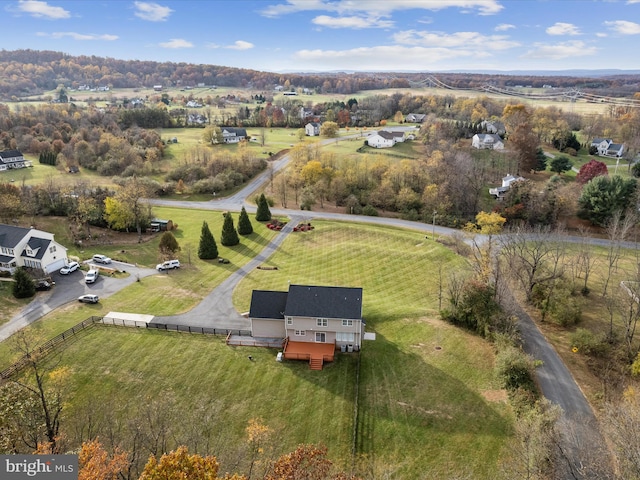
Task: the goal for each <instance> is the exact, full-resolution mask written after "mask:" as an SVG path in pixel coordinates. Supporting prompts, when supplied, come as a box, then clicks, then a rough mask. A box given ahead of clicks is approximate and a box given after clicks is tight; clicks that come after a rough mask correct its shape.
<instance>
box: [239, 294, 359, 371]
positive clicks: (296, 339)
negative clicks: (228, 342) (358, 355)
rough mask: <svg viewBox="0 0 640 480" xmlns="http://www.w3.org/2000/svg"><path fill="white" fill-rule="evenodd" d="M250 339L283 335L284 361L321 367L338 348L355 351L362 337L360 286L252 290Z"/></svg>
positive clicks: (330, 359) (331, 359)
mask: <svg viewBox="0 0 640 480" xmlns="http://www.w3.org/2000/svg"><path fill="white" fill-rule="evenodd" d="M249 318H250V320H251V334H252V336H253V337H262V338H282V339H283V340H284V351H283V355H284V358H286V359H295V360H308V361H309V363H310V365H311V368H313V369H322V365H323V363H324V362H331V361H333V358H334V353H335V351H336V349H340V350H343V351H353V350H359V349H360V346H361V345H362V339H363V336H364V322H363V320H362V288H351V287H319V286H309V285H290V286H289V291H288V292H281V291H269V290H254V291H253V294H252V296H251V307H250V310H249Z"/></svg>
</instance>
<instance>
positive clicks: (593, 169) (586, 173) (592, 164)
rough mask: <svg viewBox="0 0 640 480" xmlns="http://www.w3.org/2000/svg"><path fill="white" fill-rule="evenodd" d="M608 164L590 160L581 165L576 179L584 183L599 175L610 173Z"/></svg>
mask: <svg viewBox="0 0 640 480" xmlns="http://www.w3.org/2000/svg"><path fill="white" fill-rule="evenodd" d="M608 174H609V172H608V170H607V164H606V163H603V162H599V161H598V160H590V161H588V162H587V163H585V164H584V165H582V166H581V167H580V170H579V171H578V175H577V176H576V181H577V182H578V183H579V184H581V185H584V184H585V183H587V182H588V181H589V180H591V179H593V178H595V177H599V176H601V175H608Z"/></svg>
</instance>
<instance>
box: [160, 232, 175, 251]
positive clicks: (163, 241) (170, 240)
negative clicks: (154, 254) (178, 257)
mask: <svg viewBox="0 0 640 480" xmlns="http://www.w3.org/2000/svg"><path fill="white" fill-rule="evenodd" d="M158 248H159V249H160V254H161V255H163V256H166V255H175V253H176V252H177V251H179V250H180V245H179V244H178V240H176V237H174V236H173V233H171V232H164V233H163V234H162V237H160V244H159V245H158Z"/></svg>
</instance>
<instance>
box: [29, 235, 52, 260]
mask: <svg viewBox="0 0 640 480" xmlns="http://www.w3.org/2000/svg"><path fill="white" fill-rule="evenodd" d="M50 243H51V240H47V239H46V238H38V237H31V238H30V239H29V241H28V242H27V245H29V247H31V250H33V251H34V252H36V256H35V257H31V256H29V255H27V254H26V253H25V252H22V256H23V257H27V258H37V259H38V260H42V257H44V254H45V252H46V251H47V248H48V247H49V244H50Z"/></svg>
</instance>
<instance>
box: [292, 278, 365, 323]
mask: <svg viewBox="0 0 640 480" xmlns="http://www.w3.org/2000/svg"><path fill="white" fill-rule="evenodd" d="M284 314H285V316H291V317H295V316H297V317H319V318H350V319H361V318H362V288H349V287H317V286H308V285H290V286H289V295H288V297H287V306H286V309H285V312H284Z"/></svg>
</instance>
